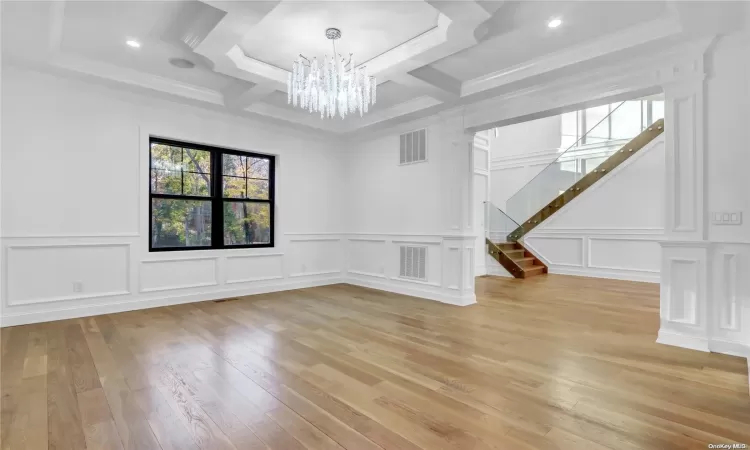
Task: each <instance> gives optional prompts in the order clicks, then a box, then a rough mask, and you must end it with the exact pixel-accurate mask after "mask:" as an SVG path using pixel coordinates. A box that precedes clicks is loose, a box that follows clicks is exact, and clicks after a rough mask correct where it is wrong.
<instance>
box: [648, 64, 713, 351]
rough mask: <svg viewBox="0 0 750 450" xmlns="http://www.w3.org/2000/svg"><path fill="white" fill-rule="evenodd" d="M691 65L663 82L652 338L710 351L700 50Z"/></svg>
mask: <svg viewBox="0 0 750 450" xmlns="http://www.w3.org/2000/svg"><path fill="white" fill-rule="evenodd" d="M691 68H692V69H693V72H692V73H691V76H688V77H683V78H681V79H680V80H679V81H677V82H674V83H671V84H668V85H665V86H664V97H665V120H664V122H665V130H664V132H665V144H666V170H667V173H666V186H665V194H666V195H665V217H664V227H665V230H664V234H665V240H664V241H663V242H661V246H662V267H661V308H660V311H661V312H660V316H661V326H660V329H659V338H658V340H657V342H660V343H664V344H670V345H676V346H680V347H686V348H692V349H696V350H702V351H709V340H710V329H711V308H709V304H708V302H709V299H708V293H709V292H710V289H709V281H710V276H709V275H710V261H711V259H710V251H711V247H710V243H709V242H708V235H707V232H708V228H707V225H706V222H707V211H706V197H707V196H706V186H705V179H706V176H705V172H706V156H705V154H706V149H705V144H704V128H705V119H704V113H703V112H704V95H705V87H704V70H703V58H702V56H701V57H700V58H698V59H696V60H695V61H694V62H693V65H692V67H691Z"/></svg>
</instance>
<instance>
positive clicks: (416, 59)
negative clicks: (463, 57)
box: [367, 0, 490, 80]
mask: <svg viewBox="0 0 750 450" xmlns="http://www.w3.org/2000/svg"><path fill="white" fill-rule="evenodd" d="M427 3H428V4H429V5H430V6H432V7H433V8H435V9H437V10H438V11H439V12H440V15H439V16H438V24H437V27H435V28H433V29H432V30H430V31H429V32H427V33H424V34H423V35H421V36H418V37H416V38H414V39H412V40H411V41H408V42H405V43H403V44H401V45H399V46H398V47H396V48H394V49H391V50H389V51H387V52H385V53H384V54H382V55H380V56H378V57H376V58H373V59H372V60H370V61H368V62H367V68H368V70H369V71H370V73H374V74H377V77H378V80H381V79H382V80H390V79H392V78H393V77H396V76H400V75H403V74H405V73H407V72H411V71H413V70H416V69H419V68H420V67H424V66H426V65H428V64H431V63H433V62H435V61H437V60H439V59H442V58H445V57H446V56H450V55H452V54H454V53H456V52H459V51H461V50H464V49H467V48H469V47H471V46H473V45H476V43H477V40H476V37H475V31H476V30H477V28H478V27H479V26H480V25H481V24H482V23H483V22H484V21H486V20H487V19H489V18H490V13H488V12H487V11H486V10H485V9H484V8H482V7H481V6H479V4H477V3H476V2H475V1H471V0H466V1H458V2H443V1H428V2H427Z"/></svg>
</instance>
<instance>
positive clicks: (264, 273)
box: [224, 253, 284, 284]
mask: <svg viewBox="0 0 750 450" xmlns="http://www.w3.org/2000/svg"><path fill="white" fill-rule="evenodd" d="M224 271H225V275H224V276H225V279H224V280H225V281H224V283H225V284H237V283H252V282H257V281H267V280H279V279H282V278H284V254H283V253H262V254H247V255H227V257H226V261H225V263H224Z"/></svg>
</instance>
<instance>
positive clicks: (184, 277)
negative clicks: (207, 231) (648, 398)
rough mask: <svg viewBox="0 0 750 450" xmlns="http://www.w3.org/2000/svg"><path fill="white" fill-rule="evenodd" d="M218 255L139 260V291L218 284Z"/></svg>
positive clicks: (157, 290) (168, 289) (169, 289)
mask: <svg viewBox="0 0 750 450" xmlns="http://www.w3.org/2000/svg"><path fill="white" fill-rule="evenodd" d="M218 260H219V256H199V257H182V258H165V259H150V260H144V261H141V271H140V277H139V279H140V289H139V292H143V293H145V292H160V291H171V290H175V289H189V288H201V287H206V286H216V285H217V284H219V279H220V277H219V261H218Z"/></svg>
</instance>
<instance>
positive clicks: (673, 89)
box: [664, 64, 707, 240]
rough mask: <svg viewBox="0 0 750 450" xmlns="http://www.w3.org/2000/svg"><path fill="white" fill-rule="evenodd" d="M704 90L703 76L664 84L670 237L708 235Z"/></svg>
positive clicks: (668, 228) (700, 236) (667, 226)
mask: <svg viewBox="0 0 750 450" xmlns="http://www.w3.org/2000/svg"><path fill="white" fill-rule="evenodd" d="M701 71H702V64H701ZM701 73H702V72H701ZM703 90H704V87H703V78H702V77H696V78H695V79H694V80H691V81H690V82H682V83H679V84H669V85H667V86H665V88H664V96H665V119H666V120H668V121H669V122H668V123H669V126H667V127H665V133H666V141H665V142H666V143H667V144H666V145H667V172H666V174H667V192H666V200H667V202H666V208H667V216H666V217H667V221H666V232H667V236H669V237H670V238H671V239H693V240H703V239H706V238H707V235H706V231H707V230H706V227H705V223H704V222H705V206H704V201H705V193H704V190H705V183H704V168H705V163H704V160H705V154H704V144H703V123H704V119H703V108H704V106H703Z"/></svg>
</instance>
